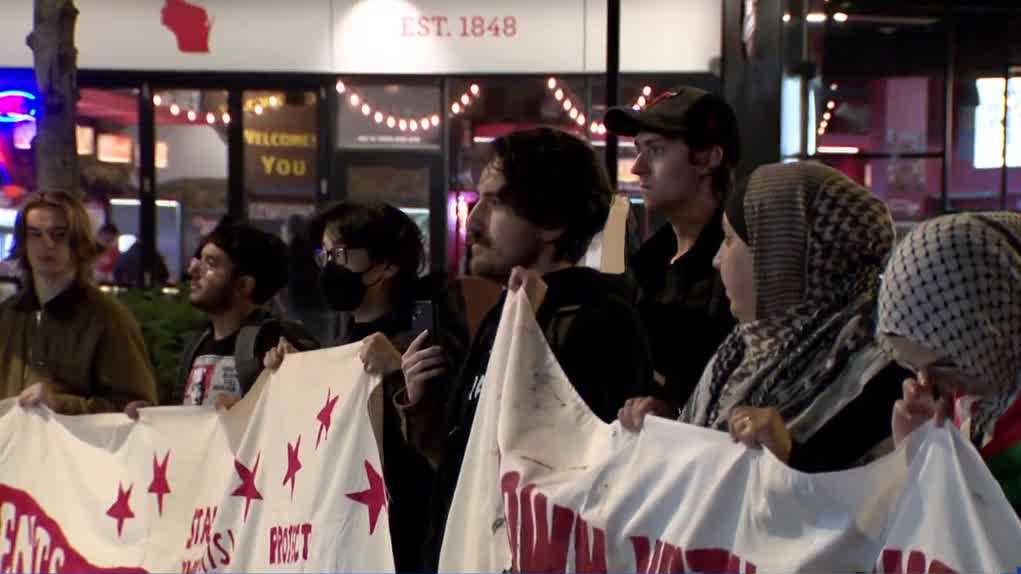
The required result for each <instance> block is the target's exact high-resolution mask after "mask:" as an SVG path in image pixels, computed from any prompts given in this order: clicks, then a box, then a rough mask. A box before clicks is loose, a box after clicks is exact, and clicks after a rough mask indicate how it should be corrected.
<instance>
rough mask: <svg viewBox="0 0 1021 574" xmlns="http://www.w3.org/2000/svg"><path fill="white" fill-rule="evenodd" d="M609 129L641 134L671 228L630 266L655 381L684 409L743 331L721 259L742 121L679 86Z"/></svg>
mask: <svg viewBox="0 0 1021 574" xmlns="http://www.w3.org/2000/svg"><path fill="white" fill-rule="evenodd" d="M605 124H606V127H607V129H608V130H609V131H611V132H612V133H615V134H617V135H622V136H629V137H633V138H634V143H635V147H636V148H637V150H638V157H637V159H636V160H635V163H634V166H633V167H632V168H631V172H632V173H633V174H634V175H636V176H638V179H639V182H640V186H641V193H642V197H643V199H644V201H645V207H646V208H647V209H649V210H651V211H653V212H656V213H659V214H661V215H662V216H663V217H664V218H665V219H666V221H667V223H666V224H665V225H664V226H663V227H662V228H660V229H659V230H658V231H657V232H656V233H655V234H653V236H652V237H650V238H649V239H648V240H647V241H646V242H645V243H644V244H643V245H642V246H641V247H640V248H639V249H638V251H637V253H635V254H634V255H633V256H632V257H631V260H630V262H629V263H630V271H631V273H632V274H633V276H634V278H635V280H636V282H637V283H638V294H637V301H636V306H637V308H638V312H639V315H640V316H641V318H642V322H643V324H644V325H645V328H646V331H647V332H648V335H649V339H650V345H651V347H652V355H653V363H654V366H655V371H656V375H655V376H656V381H657V382H658V383H659V384H660V385H662V386H663V394H662V396H664V397H665V398H667V399H668V401H669V403H670V404H669V405H667V404H665V403H663V402H662V401H658V400H657V399H649V398H643V399H632V400H637V401H644V402H647V403H648V405H647V407H648V410H655V411H663V414H667V412H674V413H676V410H674V409H676V408H678V407H682V406H683V405H684V403H685V402H686V401H687V400H688V397H689V396H690V395H691V392H692V390H693V389H694V388H695V385H696V384H697V383H698V380H699V377H700V376H701V374H702V370H703V369H704V368H705V365H706V363H707V362H708V361H709V359H710V357H712V355H713V353H714V352H715V351H716V348H717V347H718V346H719V345H720V343H721V342H722V341H723V339H724V338H725V337H726V336H727V334H728V333H729V332H730V330H731V329H732V328H733V326H734V319H733V317H732V316H731V314H730V305H729V302H728V301H727V296H726V293H725V291H724V289H723V284H722V282H721V281H720V274H719V272H718V271H716V270H715V269H714V268H713V257H714V255H715V254H716V251H717V250H718V249H719V247H720V242H721V241H722V239H723V231H722V227H721V218H722V211H723V207H722V206H723V202H724V199H725V198H726V196H727V195H728V194H729V193H730V191H731V190H732V189H733V188H734V167H735V165H736V164H737V161H738V159H739V157H740V144H739V139H738V128H737V118H736V117H735V115H734V111H733V109H731V107H730V105H729V104H728V103H727V102H726V101H724V100H723V98H721V97H720V96H718V95H715V94H712V93H709V92H706V91H704V90H701V89H698V88H695V87H691V86H680V87H677V88H674V89H673V90H670V91H668V92H666V93H663V94H661V95H659V96H658V97H656V98H654V99H653V100H652V101H651V103H649V105H648V106H646V107H645V108H644V109H641V110H638V111H636V110H633V109H632V108H624V107H620V108H612V109H610V110H609V111H608V112H607V114H606V118H605Z"/></svg>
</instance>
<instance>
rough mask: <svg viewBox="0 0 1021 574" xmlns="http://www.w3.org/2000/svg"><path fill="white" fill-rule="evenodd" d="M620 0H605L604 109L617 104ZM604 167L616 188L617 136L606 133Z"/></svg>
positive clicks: (618, 89)
mask: <svg viewBox="0 0 1021 574" xmlns="http://www.w3.org/2000/svg"><path fill="white" fill-rule="evenodd" d="M619 82H620V0H607V2H606V109H610V108H611V107H613V106H615V105H617V103H618V100H619V97H620V95H619V94H620V86H619ZM606 169H607V171H609V172H610V183H611V184H612V185H613V188H614V189H617V136H616V135H614V134H612V133H609V132H607V134H606Z"/></svg>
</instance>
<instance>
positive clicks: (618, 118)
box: [603, 107, 685, 137]
mask: <svg viewBox="0 0 1021 574" xmlns="http://www.w3.org/2000/svg"><path fill="white" fill-rule="evenodd" d="M603 124H604V125H605V126H606V129H607V130H608V131H610V132H611V133H614V134H616V135H619V136H627V137H634V136H636V135H638V133H639V132H653V133H658V134H664V135H669V136H682V135H684V134H685V130H683V129H678V128H677V126H676V125H671V124H670V123H668V122H666V121H664V118H663V117H661V116H660V114H658V113H656V112H654V111H653V110H652V109H650V108H645V109H643V110H639V111H635V110H634V109H632V108H624V107H617V108H610V110H609V111H608V112H606V116H605V117H604V118H603Z"/></svg>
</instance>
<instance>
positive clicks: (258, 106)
mask: <svg viewBox="0 0 1021 574" xmlns="http://www.w3.org/2000/svg"><path fill="white" fill-rule="evenodd" d="M262 111H263V109H262V104H255V115H257V116H261V115H262Z"/></svg>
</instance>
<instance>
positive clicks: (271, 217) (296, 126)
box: [243, 91, 319, 233]
mask: <svg viewBox="0 0 1021 574" xmlns="http://www.w3.org/2000/svg"><path fill="white" fill-rule="evenodd" d="M243 106H244V120H245V121H244V142H245V143H244V145H245V153H244V157H245V193H246V195H247V196H248V218H249V219H250V220H251V221H252V222H254V223H256V224H257V225H259V226H261V227H263V228H265V229H266V230H267V231H271V232H274V233H281V232H282V231H283V228H284V225H285V222H287V221H288V220H289V219H291V218H292V217H295V216H297V217H299V218H308V217H309V216H311V215H312V214H313V213H314V212H315V203H316V192H317V190H318V187H319V179H318V174H319V171H318V167H317V163H318V150H319V147H318V145H319V126H318V123H317V119H318V118H317V106H316V94H315V92H303V91H296V92H268V91H247V92H244V97H243Z"/></svg>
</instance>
